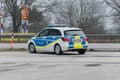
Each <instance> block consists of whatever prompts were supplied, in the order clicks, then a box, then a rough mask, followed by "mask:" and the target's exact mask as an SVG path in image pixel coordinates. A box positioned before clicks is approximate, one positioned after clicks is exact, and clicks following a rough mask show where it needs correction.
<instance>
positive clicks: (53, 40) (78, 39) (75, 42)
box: [28, 25, 88, 54]
mask: <svg viewBox="0 0 120 80" xmlns="http://www.w3.org/2000/svg"><path fill="white" fill-rule="evenodd" d="M87 40H88V39H87V37H86V35H85V34H84V32H83V31H82V30H81V29H79V28H72V27H65V26H60V25H57V26H49V27H47V28H45V29H43V30H42V31H41V32H40V33H38V34H37V35H36V36H34V37H32V38H31V39H30V40H29V41H28V50H29V51H30V53H36V52H54V53H55V54H63V52H65V51H77V52H78V53H79V54H85V52H86V50H87V48H88V41H87Z"/></svg>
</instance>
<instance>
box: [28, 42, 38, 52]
mask: <svg viewBox="0 0 120 80" xmlns="http://www.w3.org/2000/svg"><path fill="white" fill-rule="evenodd" d="M29 51H30V53H36V49H35V46H34V44H32V43H31V44H30V45H29Z"/></svg>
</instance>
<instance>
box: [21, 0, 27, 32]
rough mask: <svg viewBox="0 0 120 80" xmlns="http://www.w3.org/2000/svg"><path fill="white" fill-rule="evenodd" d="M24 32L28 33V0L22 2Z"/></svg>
mask: <svg viewBox="0 0 120 80" xmlns="http://www.w3.org/2000/svg"><path fill="white" fill-rule="evenodd" d="M21 14H22V33H24V32H25V33H28V19H29V6H28V4H27V0H25V1H24V4H23V3H22V12H21Z"/></svg>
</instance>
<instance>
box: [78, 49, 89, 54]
mask: <svg viewBox="0 0 120 80" xmlns="http://www.w3.org/2000/svg"><path fill="white" fill-rule="evenodd" d="M86 50H87V49H81V50H79V51H78V53H79V54H85V52H86Z"/></svg>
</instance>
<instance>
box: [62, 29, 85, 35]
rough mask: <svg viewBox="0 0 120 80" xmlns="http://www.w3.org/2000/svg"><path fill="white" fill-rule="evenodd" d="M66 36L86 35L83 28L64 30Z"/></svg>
mask: <svg viewBox="0 0 120 80" xmlns="http://www.w3.org/2000/svg"><path fill="white" fill-rule="evenodd" d="M64 34H65V36H81V35H85V34H84V33H83V31H82V30H66V31H64Z"/></svg>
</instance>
